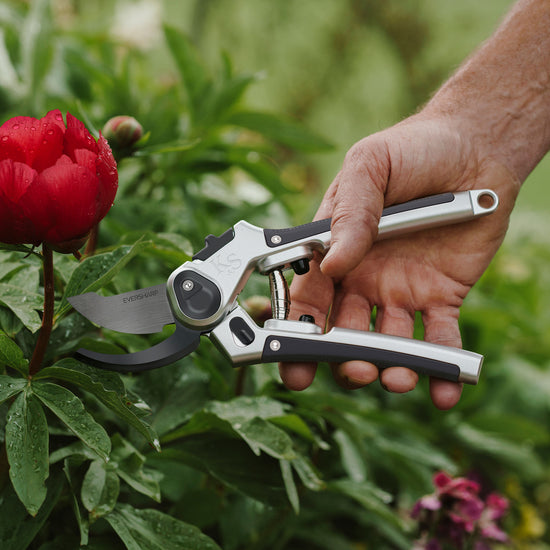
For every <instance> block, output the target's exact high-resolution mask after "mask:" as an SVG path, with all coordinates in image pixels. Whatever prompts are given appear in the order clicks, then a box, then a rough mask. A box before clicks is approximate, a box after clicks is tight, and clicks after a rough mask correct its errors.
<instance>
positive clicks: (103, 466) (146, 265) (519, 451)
mask: <svg viewBox="0 0 550 550" xmlns="http://www.w3.org/2000/svg"><path fill="white" fill-rule="evenodd" d="M9 6H10V5H9V4H6V5H4V6H1V7H0V8H1V9H0V21H1V23H2V33H1V34H0V39H1V40H0V73H1V74H2V77H1V79H0V112H1V114H2V121H3V120H6V119H8V118H9V117H11V116H15V115H27V116H35V117H41V116H43V115H44V114H45V113H46V112H47V111H48V110H50V109H60V110H62V111H63V112H65V111H67V110H70V111H71V112H72V113H73V114H74V115H75V116H78V117H79V118H80V119H81V120H84V121H85V123H86V125H87V127H88V128H89V129H90V131H92V132H94V133H95V134H96V137H97V135H98V129H100V128H101V127H102V126H103V124H104V123H105V122H106V121H107V120H108V119H109V118H111V117H113V116H117V115H130V116H132V117H135V119H137V120H138V121H139V122H140V124H141V125H142V127H143V129H144V132H145V133H144V135H143V137H141V139H140V141H139V142H137V144H134V145H133V146H132V147H130V148H123V149H120V150H117V149H114V153H115V156H117V157H118V172H119V189H118V194H117V197H116V199H115V204H114V206H113V208H112V209H111V210H110V212H109V213H108V215H107V217H106V218H105V219H104V220H103V221H102V222H101V225H100V231H99V244H98V248H97V250H96V251H95V253H94V254H87V255H85V256H84V257H83V259H81V260H78V259H77V258H75V257H73V256H71V255H61V254H56V255H55V258H54V267H55V272H54V273H55V314H54V321H55V323H54V327H53V331H52V334H51V337H50V343H49V346H48V348H47V352H46V357H45V360H44V363H43V365H42V368H41V369H40V370H39V372H37V373H36V374H34V375H33V376H29V372H28V365H29V359H30V357H31V355H32V352H33V349H34V346H35V343H36V339H37V335H38V333H39V331H40V325H41V311H42V307H43V296H42V293H43V289H42V278H41V272H42V259H41V255H40V254H39V253H38V252H37V251H36V250H34V249H32V248H31V247H30V246H23V245H2V246H1V248H0V369H1V371H0V403H1V404H0V444H1V451H0V547H1V548H2V550H23V549H25V548H35V549H41V550H49V549H53V548H77V547H79V546H82V547H85V548H89V549H97V550H100V549H101V550H109V549H115V548H128V549H131V550H134V549H140V550H148V549H160V548H163V549H172V548H173V549H183V548H185V549H189V550H193V549H216V548H223V549H225V550H238V549H245V548H246V549H257V550H260V549H269V550H276V549H281V550H282V549H287V548H302V549H305V550H307V549H327V550H329V549H330V550H334V549H339V550H348V549H349V550H351V549H357V548H372V549H377V550H384V549H403V550H406V549H410V548H411V547H412V544H413V541H414V540H415V538H417V536H418V533H417V531H416V527H417V524H416V522H415V520H413V519H412V518H411V516H410V511H411V510H412V508H413V505H414V503H415V502H416V501H417V500H418V499H419V498H420V497H422V496H423V495H426V494H429V493H431V492H432V491H433V487H432V476H433V474H434V472H435V471H439V470H443V471H445V472H447V473H448V474H450V475H458V474H461V475H464V474H470V475H472V476H474V478H475V479H476V483H479V484H480V487H481V488H482V489H481V490H482V491H484V492H485V493H484V494H488V493H490V492H499V493H502V494H504V495H506V496H507V498H508V499H509V500H510V502H511V505H510V513H509V516H508V518H507V520H506V521H507V523H506V524H505V527H506V529H507V532H508V533H509V535H510V536H511V537H512V539H513V540H514V541H516V543H517V544H518V547H519V548H540V549H543V548H548V543H549V541H550V539H549V538H548V537H549V536H550V535H549V534H548V533H546V534H545V526H544V522H543V518H544V517H548V516H549V515H550V489H549V487H550V470H549V467H548V458H549V455H550V435H549V432H548V429H547V425H548V419H549V408H548V396H549V395H550V374H549V371H548V358H549V357H550V348H549V346H548V342H549V341H550V340H549V339H548V334H547V332H548V327H549V326H550V325H549V323H548V307H546V306H547V305H548V304H549V303H550V295H549V293H548V288H549V286H548V280H547V279H548V273H547V272H546V271H545V270H544V269H543V267H542V264H543V262H544V263H546V262H547V261H548V260H549V258H548V256H549V253H548V250H547V248H542V247H541V246H540V245H539V244H538V243H537V242H536V241H529V240H527V241H525V242H522V243H521V246H519V245H516V244H515V243H510V245H509V246H510V248H507V249H503V251H502V252H501V253H500V254H499V256H498V257H497V259H496V261H495V262H494V264H493V266H492V267H491V268H490V270H489V271H488V273H487V274H486V275H485V277H484V278H483V280H482V281H481V282H480V284H479V285H478V286H477V287H476V289H475V290H474V292H473V293H472V295H471V297H470V298H469V301H468V303H467V305H466V306H465V308H464V315H463V334H464V339H465V347H467V348H469V349H473V350H476V351H479V352H481V353H484V354H485V355H486V356H487V360H486V363H485V366H484V372H483V375H482V381H481V382H480V384H479V385H478V386H477V387H475V388H466V389H465V391H464V396H463V398H462V401H461V403H460V405H459V406H458V407H456V408H455V409H454V410H453V411H451V412H448V413H442V412H440V411H437V410H436V409H435V408H433V406H432V405H431V404H430V401H429V397H428V392H427V387H426V381H425V380H423V381H421V383H420V384H419V387H418V388H417V389H416V390H415V391H414V392H411V394H409V395H404V396H403V395H393V394H389V393H387V392H385V391H383V390H382V389H381V388H379V387H377V386H376V385H374V386H373V387H369V388H366V389H364V390H359V391H356V392H349V391H345V390H342V389H340V388H338V387H337V386H336V385H335V384H334V382H333V381H332V379H331V376H330V371H329V369H328V367H327V366H326V365H323V366H321V367H320V369H319V373H318V376H317V379H316V381H315V382H314V384H313V386H312V387H311V388H310V389H308V390H307V391H304V392H300V393H293V392H290V391H288V390H286V389H285V388H284V387H283V386H282V384H281V382H280V379H279V377H278V372H277V367H276V365H258V366H251V367H246V368H241V369H240V370H235V369H233V368H232V367H231V366H229V365H228V364H227V362H226V361H225V359H224V358H223V357H221V356H220V355H219V353H218V352H217V351H216V350H215V349H214V347H213V346H212V345H210V343H209V342H208V341H206V340H205V341H203V342H202V344H201V346H200V348H199V349H198V351H197V352H195V353H193V354H192V355H191V356H189V357H187V358H184V359H182V360H180V361H178V362H177V363H175V364H173V365H171V366H168V367H165V368H162V369H159V370H155V371H150V372H146V373H143V374H140V375H136V376H131V375H125V376H120V375H118V374H116V373H113V372H109V371H103V370H99V369H96V368H93V367H90V366H88V365H85V364H83V363H81V362H79V361H77V360H76V359H75V358H74V357H73V354H74V352H75V350H76V349H77V348H78V347H86V348H88V349H92V350H97V351H102V352H107V353H115V352H117V351H136V350H139V349H144V348H146V347H149V346H150V345H152V344H153V343H155V342H157V341H159V340H160V339H162V338H165V337H166V336H167V335H168V334H169V330H168V329H166V330H165V331H164V333H163V334H161V335H155V336H150V337H146V336H133V335H127V334H120V333H115V332H112V331H108V330H99V329H98V328H97V327H94V326H93V325H91V324H90V323H89V322H88V321H86V320H85V319H84V318H82V317H81V316H79V315H78V314H77V313H75V312H74V311H72V310H71V307H70V305H69V304H68V302H67V297H70V296H72V295H75V294H80V293H84V292H88V291H96V292H100V293H104V294H114V293H119V292H125V291H128V290H132V289H135V288H140V287H145V286H150V285H154V284H159V283H161V282H163V281H165V280H166V278H167V277H168V275H169V274H170V273H171V271H172V270H173V269H175V268H176V267H178V266H179V265H181V264H182V263H183V262H185V261H187V260H189V259H190V257H191V255H192V253H193V251H196V250H198V249H200V248H202V246H203V239H204V236H206V235H208V234H209V233H213V234H218V235H219V234H220V233H222V232H223V231H225V230H226V229H227V228H228V227H229V226H231V225H232V224H234V223H235V222H237V221H238V220H239V219H246V220H248V221H250V222H251V223H255V224H257V225H260V226H264V227H275V226H279V227H281V226H288V225H292V224H293V223H297V222H306V221H308V220H306V219H301V218H300V217H299V213H298V212H296V211H295V210H294V209H293V204H294V202H295V201H296V200H302V199H299V196H300V195H301V194H303V193H304V191H303V189H304V186H303V185H302V183H301V182H299V181H297V178H296V175H295V174H294V173H293V172H292V170H287V168H288V167H289V165H291V163H292V162H297V160H299V161H300V162H306V159H307V157H306V155H307V154H309V153H312V152H322V151H327V150H329V149H330V144H329V143H328V141H327V140H325V139H324V138H322V137H319V136H318V135H316V134H314V133H312V132H310V131H308V130H307V129H305V128H304V127H303V126H301V125H299V124H298V123H296V122H294V121H292V120H289V119H288V118H286V117H285V116H282V115H279V114H273V113H270V112H258V111H255V110H252V109H249V108H248V107H247V103H246V95H245V93H246V91H247V90H248V88H249V87H250V86H253V85H254V83H255V81H256V79H257V75H254V74H242V73H239V72H236V71H235V70H234V68H233V67H232V64H231V60H230V56H227V55H223V56H221V59H220V62H219V64H218V66H217V68H216V69H213V68H211V67H209V66H207V65H206V64H205V63H204V62H203V61H202V60H201V57H200V55H199V54H198V52H197V51H196V49H195V47H194V45H193V43H192V42H191V41H190V39H189V38H188V37H187V36H186V35H185V34H184V33H182V32H181V31H180V30H178V29H177V28H175V27H174V26H170V25H167V26H165V27H164V29H163V31H164V40H165V47H166V56H167V57H168V56H169V58H170V59H171V62H172V66H173V71H172V73H171V74H172V75H173V78H172V79H165V80H162V81H161V80H159V81H156V80H152V79H150V78H148V75H146V74H144V73H143V67H142V65H141V57H140V53H139V52H137V51H136V50H133V49H127V48H121V47H120V46H119V45H117V44H116V43H115V42H113V41H112V40H109V39H107V38H105V37H104V36H96V35H90V34H86V33H82V34H76V33H72V32H70V31H67V30H62V29H60V28H57V27H56V21H55V19H54V18H53V17H52V12H51V6H50V3H49V2H48V1H47V0H36V1H33V2H30V4H29V5H28V6H21V5H19V4H14V7H9ZM311 200H313V201H315V200H318V197H317V196H316V195H314V196H312V197H311ZM512 247H514V248H513V250H512ZM267 292H268V287H267V284H266V283H265V281H264V280H263V278H262V277H259V276H258V277H257V278H253V279H252V281H251V283H250V285H249V288H247V289H246V292H245V295H244V296H243V299H244V298H247V297H251V296H253V295H257V294H264V295H267ZM418 332H419V333H420V332H421V329H420V327H419V329H418ZM545 537H546V538H545ZM528 544H532V545H533V546H528ZM521 545H524V546H521Z"/></svg>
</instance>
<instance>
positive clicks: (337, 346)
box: [69, 190, 498, 384]
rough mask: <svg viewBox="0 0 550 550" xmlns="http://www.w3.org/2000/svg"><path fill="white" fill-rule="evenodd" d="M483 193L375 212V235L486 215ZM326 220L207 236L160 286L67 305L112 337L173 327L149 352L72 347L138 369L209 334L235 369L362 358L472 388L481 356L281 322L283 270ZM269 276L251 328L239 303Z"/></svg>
mask: <svg viewBox="0 0 550 550" xmlns="http://www.w3.org/2000/svg"><path fill="white" fill-rule="evenodd" d="M497 205H498V197H497V195H496V194H495V193H494V192H493V191H491V190H475V191H465V192H459V193H445V194H441V195H434V196H430V197H426V198H423V199H417V200H413V201H410V202H407V203H404V204H400V205H396V206H391V207H388V208H386V209H385V210H384V211H383V214H382V217H381V219H380V223H379V232H378V239H386V238H391V237H395V236H397V235H401V234H404V233H407V232H411V231H416V230H420V229H427V228H431V227H436V226H441V225H447V224H452V223H459V222H465V221H468V220H471V219H473V218H476V217H479V216H484V215H487V214H490V213H491V212H493V211H494V210H495V209H496V208H497ZM330 226H331V220H330V219H325V220H320V221H315V222H312V223H308V224H305V225H301V226H297V227H290V228H286V229H261V228H259V227H256V226H254V225H251V224H250V223H248V222H246V221H240V222H238V223H237V224H235V225H234V226H233V227H232V228H230V229H228V230H227V231H226V232H225V233H223V234H222V235H220V236H219V237H216V236H213V235H209V236H208V237H206V239H205V247H204V248H203V249H202V250H200V251H199V252H198V253H197V254H195V255H194V256H193V259H192V261H189V262H186V263H184V264H183V265H181V266H180V267H179V268H177V269H176V270H175V271H174V272H173V273H172V274H171V275H170V277H169V279H168V281H167V283H165V284H160V285H158V286H153V287H149V288H144V289H140V290H136V291H132V292H126V293H124V294H118V295H115V296H100V295H98V294H96V293H93V292H89V293H86V294H81V295H78V296H73V297H72V298H70V299H69V302H70V303H71V304H72V306H73V307H74V308H75V309H76V310H78V311H79V312H80V313H81V314H82V315H84V316H85V317H87V318H88V319H89V320H90V321H92V322H93V323H95V324H97V325H100V326H103V327H106V328H109V329H112V330H115V331H119V332H127V333H133V334H152V333H156V332H160V331H161V330H162V328H163V327H164V326H165V325H168V324H175V331H174V333H173V334H172V335H171V336H169V337H168V338H167V339H165V340H164V341H162V342H161V343H159V344H156V345H154V346H152V347H151V348H149V349H146V350H143V351H138V352H135V353H126V354H103V353H97V352H94V351H91V350H86V349H80V350H78V355H79V356H80V358H81V359H83V360H84V361H86V362H88V363H91V364H93V365H96V366H98V367H102V368H106V369H111V370H116V371H121V372H137V371H143V370H148V369H153V368H157V367H162V366H164V365H167V364H169V363H172V362H174V361H176V360H178V359H180V358H181V357H183V356H185V355H188V354H190V353H191V352H193V351H194V350H195V349H196V348H197V346H198V345H199V343H200V338H201V336H206V337H208V338H210V339H211V340H212V341H213V342H214V344H215V345H216V346H217V347H218V348H219V349H220V351H221V352H222V353H223V354H224V355H225V356H226V357H227V358H228V359H229V361H231V362H232V363H233V365H234V366H240V365H246V364H254V363H271V362H278V361H313V362H319V361H324V362H325V361H326V362H334V363H341V362H343V361H348V360H354V359H356V360H364V361H369V362H371V363H374V364H375V365H377V366H378V367H379V368H386V367H389V366H394V365H400V366H405V367H409V368H411V369H413V370H415V371H417V372H418V373H420V374H427V375H430V376H436V377H439V378H444V379H447V380H452V381H459V382H466V383H468V384H476V383H477V381H478V378H479V373H480V369H481V365H482V362H483V357H482V356H481V355H478V354H477V353H473V352H470V351H465V350H461V349H455V348H450V347H445V346H440V345H435V344H430V343H426V342H423V341H419V340H414V339H408V338H400V337H394V336H387V335H383V334H379V333H374V332H363V331H357V330H350V329H343V328H333V329H332V330H330V331H329V332H327V333H323V330H322V329H321V328H320V327H318V326H317V325H315V324H314V320H313V319H312V318H311V317H310V316H307V315H305V316H302V317H301V318H300V320H299V321H291V320H288V312H289V307H290V298H289V291H288V287H287V283H286V280H285V277H284V275H283V270H286V269H293V270H294V271H295V273H296V274H298V275H301V274H304V273H306V272H307V271H308V269H309V260H310V259H311V258H312V256H313V253H314V251H319V252H321V253H322V252H326V251H327V250H328V248H329V247H330V239H331V231H330ZM254 270H257V271H259V272H260V273H262V274H265V275H267V276H268V277H269V280H270V288H271V302H272V315H273V318H272V319H269V320H267V321H266V322H265V324H264V326H263V327H259V326H258V325H257V324H256V323H255V322H254V321H253V320H252V318H251V317H250V316H249V315H248V314H247V312H246V311H245V310H244V309H243V308H242V307H241V306H240V305H239V303H238V296H239V294H240V293H241V291H242V290H243V288H244V286H245V284H246V282H247V280H248V279H249V277H250V275H251V273H252V272H253V271H254Z"/></svg>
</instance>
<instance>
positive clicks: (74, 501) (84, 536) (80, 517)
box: [63, 441, 95, 546]
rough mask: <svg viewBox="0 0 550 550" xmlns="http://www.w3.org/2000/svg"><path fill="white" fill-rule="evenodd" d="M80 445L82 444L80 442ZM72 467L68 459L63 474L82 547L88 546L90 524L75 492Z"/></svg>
mask: <svg viewBox="0 0 550 550" xmlns="http://www.w3.org/2000/svg"><path fill="white" fill-rule="evenodd" d="M78 443H80V441H79V442H78ZM94 460H95V457H94ZM71 466H72V464H71V460H69V459H66V460H65V461H64V465H63V473H64V474H65V477H66V479H67V482H68V485H69V493H70V500H71V506H72V508H73V511H74V515H75V519H76V523H77V525H78V530H79V532H80V545H81V546H86V545H87V544H88V540H89V532H90V522H89V519H88V518H87V517H85V516H86V514H85V513H84V512H83V511H81V508H80V503H79V500H78V497H77V495H76V490H75V486H76V484H77V482H76V481H75V480H74V478H75V477H76V476H74V475H73V471H72V470H73V468H71ZM79 482H80V481H79ZM79 482H78V483H79Z"/></svg>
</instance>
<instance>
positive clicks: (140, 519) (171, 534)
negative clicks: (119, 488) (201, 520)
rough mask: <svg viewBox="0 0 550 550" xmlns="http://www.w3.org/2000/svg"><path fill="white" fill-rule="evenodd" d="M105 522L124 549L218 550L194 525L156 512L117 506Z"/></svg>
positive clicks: (125, 505)
mask: <svg viewBox="0 0 550 550" xmlns="http://www.w3.org/2000/svg"><path fill="white" fill-rule="evenodd" d="M105 519H106V520H107V521H108V522H109V524H110V525H111V527H112V528H113V529H114V530H115V532H116V533H117V535H118V536H119V537H120V538H121V540H122V542H123V543H124V544H125V546H126V548H127V549H128V550H160V549H162V550H181V549H182V548H185V550H221V549H220V547H219V546H218V545H217V544H216V543H215V542H214V541H213V540H212V539H211V538H210V537H208V536H206V535H205V534H204V533H202V532H201V531H200V530H199V529H198V528H197V527H195V526H194V525H190V524H188V523H184V522H183V521H180V520H178V519H175V518H173V517H171V516H168V515H166V514H163V513H162V512H159V511H158V510H150V509H147V510H137V509H136V508H133V507H132V506H129V505H127V504H118V505H117V507H116V508H115V509H114V511H113V512H112V513H111V514H109V515H108V516H106V517H105Z"/></svg>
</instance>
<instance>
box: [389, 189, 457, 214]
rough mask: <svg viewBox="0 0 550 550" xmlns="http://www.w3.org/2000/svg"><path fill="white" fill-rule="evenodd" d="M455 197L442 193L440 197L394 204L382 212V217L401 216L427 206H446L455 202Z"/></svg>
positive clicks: (435, 196)
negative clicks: (403, 213) (402, 213)
mask: <svg viewBox="0 0 550 550" xmlns="http://www.w3.org/2000/svg"><path fill="white" fill-rule="evenodd" d="M454 200H455V196H454V194H453V193H441V194H439V195H431V196H429V197H424V198H422V199H414V200H412V201H408V202H404V203H402V204H394V205H393V206H388V207H387V208H384V210H382V217H384V216H391V215H392V214H399V213H400V212H407V211H409V210H416V209H417V208H425V207H427V206H436V205H437V204H446V203H448V202H453V201H454Z"/></svg>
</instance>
